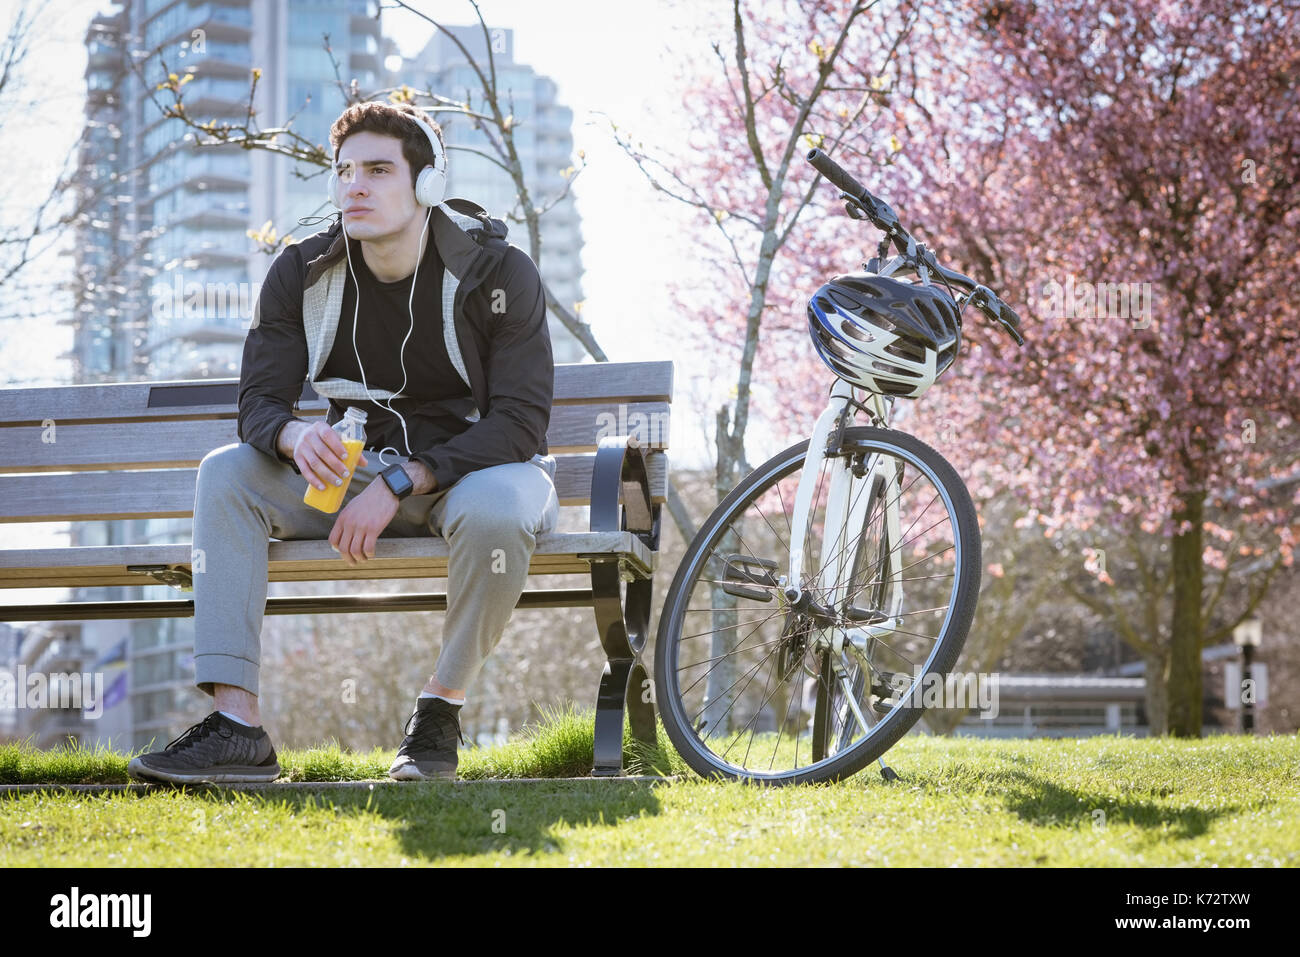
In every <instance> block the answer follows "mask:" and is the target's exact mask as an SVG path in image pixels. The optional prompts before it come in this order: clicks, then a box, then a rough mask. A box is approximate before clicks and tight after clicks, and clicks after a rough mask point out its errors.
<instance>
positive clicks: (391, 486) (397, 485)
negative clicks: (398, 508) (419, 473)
mask: <svg viewBox="0 0 1300 957" xmlns="http://www.w3.org/2000/svg"><path fill="white" fill-rule="evenodd" d="M379 474H380V475H381V476H383V479H384V483H385V484H386V485H387V486H388V490H389V491H390V492H392V493H393V494H394V495H396V496H397V500H398V501H399V502H400V501H401V500H402V499H404V498H406V496H408V495H410V494H411V492H413V491H414V490H415V483H414V482H412V481H411V476H409V475H407V474H406V469H404V468H402V463H401V462H397V463H395V464H393V465H390V466H388V468H386V469H384V470H383V471H382V472H380V473H379Z"/></svg>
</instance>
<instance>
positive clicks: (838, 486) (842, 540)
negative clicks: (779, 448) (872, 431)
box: [780, 380, 903, 663]
mask: <svg viewBox="0 0 1300 957" xmlns="http://www.w3.org/2000/svg"><path fill="white" fill-rule="evenodd" d="M871 400H872V402H873V410H872V411H873V415H874V417H875V418H876V419H877V420H878V421H879V422H880V423H882V424H885V425H887V424H888V409H887V408H886V406H885V402H884V397H883V396H880V395H873V396H872V397H871ZM852 401H853V391H852V387H851V386H849V385H848V383H846V382H844V381H843V380H837V381H836V383H835V386H834V388H832V389H831V401H830V403H829V404H828V405H827V406H826V409H825V410H824V411H823V412H822V413H821V415H820V416H818V418H817V423H816V425H815V426H814V427H813V433H812V437H811V438H810V439H809V442H808V454H807V457H806V458H805V459H804V470H803V475H802V476H801V477H800V479H799V486H798V488H797V489H796V490H795V500H794V514H793V516H792V518H793V522H792V528H791V531H790V539H791V542H790V567H789V568H788V569H787V570H786V575H785V577H784V579H783V580H782V581H781V582H780V584H781V586H782V590H783V593H784V595H785V598H786V600H787V601H788V602H789V603H790V605H791V606H795V607H799V606H808V608H809V610H810V611H811V612H812V613H813V617H814V618H820V619H822V620H823V621H828V620H831V621H833V620H835V619H842V618H846V617H847V618H852V617H853V612H854V609H852V608H851V606H850V604H849V602H850V600H851V598H852V595H851V594H850V592H851V589H852V587H853V582H852V580H851V577H852V575H853V572H854V570H855V568H856V567H859V562H858V560H857V559H858V554H857V553H858V549H859V547H860V545H861V539H860V534H859V533H860V531H861V529H862V527H863V524H864V522H865V521H866V518H867V510H868V509H869V508H870V507H871V505H872V503H873V501H874V496H872V495H871V494H870V492H871V490H872V489H873V488H875V487H876V485H877V483H878V484H879V487H880V490H881V496H882V503H883V506H882V511H883V518H884V527H885V531H886V534H887V536H888V537H887V539H886V542H887V544H888V549H887V552H886V556H885V561H884V562H883V563H882V566H881V567H880V568H878V569H875V573H876V574H878V575H880V576H883V578H884V582H885V584H886V589H885V591H886V594H887V595H888V596H889V599H890V601H889V605H890V607H889V608H888V609H883V608H882V609H872V611H873V612H878V613H879V615H880V616H883V620H880V619H879V617H877V616H874V615H873V617H876V618H877V620H874V621H872V622H869V623H866V624H864V625H861V626H855V627H851V628H845V627H842V626H832V627H830V628H829V629H819V631H824V630H829V632H830V637H829V639H825V640H824V641H825V644H826V645H827V646H828V647H829V649H830V651H831V653H832V656H833V658H834V660H838V659H839V657H840V655H841V653H842V652H843V650H844V646H845V641H846V639H847V641H848V644H849V645H850V647H851V649H852V650H853V651H854V652H855V654H856V656H857V657H858V658H860V659H861V660H862V661H863V662H864V663H865V662H866V660H867V655H868V652H869V650H870V645H871V642H872V641H874V640H875V639H877V638H882V637H885V636H888V635H890V634H893V633H894V632H895V631H896V630H897V629H898V627H899V626H900V624H901V622H900V620H899V618H898V613H899V611H900V610H901V608H902V602H903V594H902V582H901V578H902V568H901V564H902V559H901V555H900V549H899V544H898V543H899V539H900V537H901V528H900V522H899V513H898V497H899V494H900V491H901V490H900V489H899V487H898V485H899V481H898V475H897V473H896V472H895V471H894V469H893V468H892V467H890V463H889V462H888V461H882V457H881V456H880V455H872V456H870V457H869V460H868V461H867V462H866V463H864V468H863V469H862V470H861V472H862V474H861V475H858V474H856V473H855V470H854V469H851V468H837V469H835V470H833V471H832V473H831V480H830V487H829V489H828V492H827V501H826V515H825V520H824V533H823V537H824V539H826V540H825V541H824V542H823V544H822V548H821V567H820V568H819V569H818V570H817V573H816V574H815V575H814V576H813V577H812V581H813V582H814V583H815V586H816V589H815V590H816V591H817V592H818V593H819V594H820V595H821V596H823V598H824V601H825V604H824V605H823V604H821V603H820V602H818V601H816V600H815V598H814V597H813V596H811V595H806V594H805V592H804V589H803V587H802V584H801V583H802V577H803V576H802V570H803V559H804V542H805V539H806V538H807V533H808V521H809V516H810V512H811V508H812V497H813V495H814V493H815V492H816V486H817V477H818V475H819V474H820V472H821V466H822V462H823V461H824V460H825V458H826V444H827V441H828V440H829V438H830V435H831V432H832V430H834V429H835V428H837V427H838V425H839V423H840V422H841V419H842V417H844V416H847V415H849V414H850V403H851V402H852ZM838 452H839V450H836V454H838ZM866 558H868V559H870V560H874V558H873V556H866ZM841 608H842V609H843V611H842V612H840V611H837V610H838V609H841Z"/></svg>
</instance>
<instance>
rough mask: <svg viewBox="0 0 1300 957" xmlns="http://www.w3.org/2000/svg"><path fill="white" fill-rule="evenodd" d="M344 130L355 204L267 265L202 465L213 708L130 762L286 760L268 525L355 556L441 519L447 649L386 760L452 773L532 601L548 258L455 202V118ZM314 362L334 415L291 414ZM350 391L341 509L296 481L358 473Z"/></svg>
mask: <svg viewBox="0 0 1300 957" xmlns="http://www.w3.org/2000/svg"><path fill="white" fill-rule="evenodd" d="M330 145H331V146H332V147H333V149H334V156H335V167H334V172H333V173H332V174H331V176H330V199H331V200H332V201H333V203H334V205H335V206H336V207H338V208H339V209H341V210H342V216H341V217H340V220H339V221H338V222H336V223H335V224H334V225H333V226H332V227H331V228H330V229H328V230H326V231H324V232H321V233H317V234H316V235H314V236H311V237H309V238H308V239H306V240H304V241H302V242H301V243H297V244H294V245H290V246H287V247H285V249H284V250H283V251H282V252H281V253H280V254H279V255H278V256H277V257H276V259H275V262H274V263H273V264H272V266H271V269H270V271H269V272H268V274H267V277H266V281H265V283H264V284H263V287H262V291H261V295H260V296H259V298H258V302H257V313H256V315H255V316H254V320H253V325H252V328H251V329H250V331H249V334H248V337H247V339H246V340H245V342H244V354H243V365H242V368H241V373H240V384H239V437H240V439H241V440H242V441H241V442H240V443H239V444H234V445H227V446H224V447H222V448H219V449H215V450H213V451H212V452H210V453H209V454H208V455H207V456H206V457H204V459H203V461H202V463H201V465H200V467H199V474H198V482H197V485H196V489H195V501H194V550H195V554H196V555H201V556H202V569H201V570H200V568H199V567H196V568H195V569H194V572H195V573H194V575H193V579H194V670H195V683H196V684H197V685H198V687H199V688H200V689H202V690H203V691H204V692H206V693H208V694H210V695H212V697H213V699H214V700H213V704H214V707H215V709H216V710H214V711H213V712H212V713H211V714H209V715H208V716H207V717H206V718H204V719H203V721H201V722H199V723H198V724H196V725H194V726H193V727H191V728H190V729H189V730H187V731H186V732H185V733H184V734H182V735H181V736H180V737H179V738H177V739H176V740H175V741H173V742H171V743H170V744H169V745H168V746H167V747H166V748H165V749H164V750H162V751H157V752H153V753H150V754H144V755H141V756H139V757H137V758H135V759H134V760H132V761H131V763H130V767H129V771H130V773H131V774H132V775H133V776H136V777H140V778H148V779H154V780H161V781H172V782H176V783H190V782H198V781H214V782H250V781H273V780H275V779H276V778H277V777H278V776H279V774H280V765H279V762H278V760H277V758H276V754H275V749H274V747H272V745H271V739H270V736H269V735H268V734H267V732H266V731H265V730H264V729H263V728H262V727H261V723H262V722H261V716H260V714H259V710H258V697H257V696H258V669H259V662H260V659H261V628H262V617H263V613H264V611H265V606H266V592H267V567H268V555H267V546H268V538H269V537H274V538H278V539H281V540H287V539H319V538H326V537H328V538H329V541H330V543H331V544H332V545H333V546H334V548H335V550H336V551H338V552H339V555H340V558H341V559H342V560H343V561H346V562H347V563H348V564H350V565H351V564H355V563H357V562H363V561H365V560H366V559H368V558H373V557H374V554H375V541H376V539H377V538H379V537H413V536H421V535H441V536H442V537H444V538H446V540H447V543H448V547H449V551H450V555H449V560H448V572H447V595H448V598H447V613H446V615H447V616H446V621H445V624H444V629H443V647H442V652H441V655H440V656H439V658H438V661H437V664H436V666H435V670H434V673H433V675H432V676H431V677H430V678H429V680H428V683H427V684H426V685H425V686H424V689H423V691H422V692H421V694H420V695H419V697H418V698H417V699H416V702H415V709H414V711H413V713H412V715H411V717H410V719H409V720H408V721H407V723H406V726H405V728H404V731H405V734H406V737H405V739H404V740H403V741H402V744H401V748H400V750H399V751H398V753H397V759H396V761H395V762H394V763H393V766H392V768H391V769H390V770H389V774H390V776H392V777H393V778H396V779H398V780H429V779H437V778H455V776H456V766H457V758H456V746H457V741H458V740H463V739H461V732H460V721H459V712H460V708H461V705H463V704H464V702H465V693H466V690H467V689H468V688H469V687H470V686H471V684H472V683H473V681H474V679H475V677H476V676H477V675H478V673H479V670H480V669H481V668H482V666H483V662H484V660H485V659H486V658H487V656H488V655H489V654H490V653H491V651H492V649H493V648H494V647H495V646H496V644H497V642H498V641H499V640H500V638H501V633H502V631H503V630H504V629H505V626H506V623H507V622H508V621H509V619H510V614H511V612H512V611H513V609H514V607H515V603H516V602H517V601H518V600H519V596H520V594H521V593H522V591H523V588H524V584H525V581H526V579H527V575H528V566H529V561H530V559H531V557H532V553H533V548H534V545H535V543H536V536H537V534H538V533H540V532H543V531H549V530H551V529H553V528H554V526H555V522H556V518H557V515H558V509H559V502H558V499H557V496H556V492H555V486H554V477H555V460H554V459H553V458H552V457H551V456H549V455H548V454H547V447H546V429H547V425H548V423H549V421H550V411H551V398H552V388H553V379H554V365H553V361H552V358H551V341H550V334H549V331H548V328H547V324H546V301H545V296H544V295H543V292H542V285H541V279H540V277H539V276H538V273H537V267H536V266H535V265H534V264H533V262H532V260H531V259H530V258H529V257H528V255H527V254H526V253H524V252H523V251H522V250H520V249H518V248H516V247H515V246H512V245H510V244H509V243H507V242H506V241H505V235H506V229H505V226H504V225H503V224H502V223H501V222H500V221H499V220H494V219H490V218H489V217H488V216H487V214H486V213H485V212H484V211H483V210H482V209H481V208H480V207H478V206H476V205H474V204H473V203H469V202H466V201H464V200H449V201H446V202H444V197H443V194H444V190H445V186H446V175H447V159H446V153H445V149H444V146H443V144H442V133H441V131H440V130H439V129H438V128H437V126H436V124H434V123H433V122H432V120H430V119H429V118H428V116H427V115H426V114H425V113H424V112H423V111H422V110H419V109H417V108H415V107H412V106H407V105H402V106H390V105H387V104H382V103H362V104H358V105H354V106H351V107H349V108H348V109H347V110H346V111H344V113H343V114H342V115H341V116H340V117H339V118H338V120H336V121H335V123H334V125H333V127H332V128H331V130H330ZM413 187H414V188H413ZM345 229H346V236H345V234H344V230H345ZM304 379H310V380H311V382H312V386H313V388H314V389H315V390H316V391H317V392H318V393H319V394H321V395H324V396H327V397H328V398H329V399H330V410H329V415H328V416H327V421H326V422H321V421H319V420H317V421H315V422H313V423H310V424H309V423H308V422H306V421H304V420H302V419H299V418H297V417H295V416H294V415H293V412H292V406H293V403H294V402H295V401H296V400H297V398H298V396H299V394H300V392H301V390H302V383H303V380H304ZM348 405H355V406H358V407H359V408H361V409H363V410H364V411H365V412H366V414H367V420H366V433H367V451H368V453H369V454H367V455H363V456H362V458H361V459H360V460H359V463H358V466H357V467H356V469H355V474H354V475H353V476H352V481H351V484H350V486H349V487H348V489H347V492H346V497H345V498H344V504H343V506H342V508H341V509H340V510H339V511H338V512H337V513H336V514H326V513H324V512H321V511H319V510H317V509H315V508H313V507H311V506H310V505H307V504H304V502H303V493H304V492H305V491H306V488H307V484H306V483H307V482H311V483H312V484H313V485H315V486H316V487H317V488H324V487H325V484H326V483H333V484H336V485H337V484H341V483H342V481H344V479H345V477H346V468H345V464H344V457H345V449H344V446H343V443H342V441H341V439H340V438H339V435H338V433H336V432H335V431H334V430H333V429H331V428H330V426H331V425H332V424H333V423H334V422H337V421H338V420H339V419H341V418H342V416H343V411H344V408H345V407H346V406H348ZM375 449H379V450H382V451H379V452H376V451H373V450H375ZM390 450H391V452H392V453H394V454H393V455H390V456H389V457H387V458H386V457H385V455H384V453H385V452H389V451H390ZM399 450H404V453H405V454H403V453H402V452H401V451H399ZM376 460H377V461H376ZM304 478H305V479H306V481H304ZM195 565H196V566H198V565H199V562H198V561H197V560H196V562H195ZM327 704H328V703H327V699H326V698H325V697H324V696H322V706H327Z"/></svg>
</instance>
